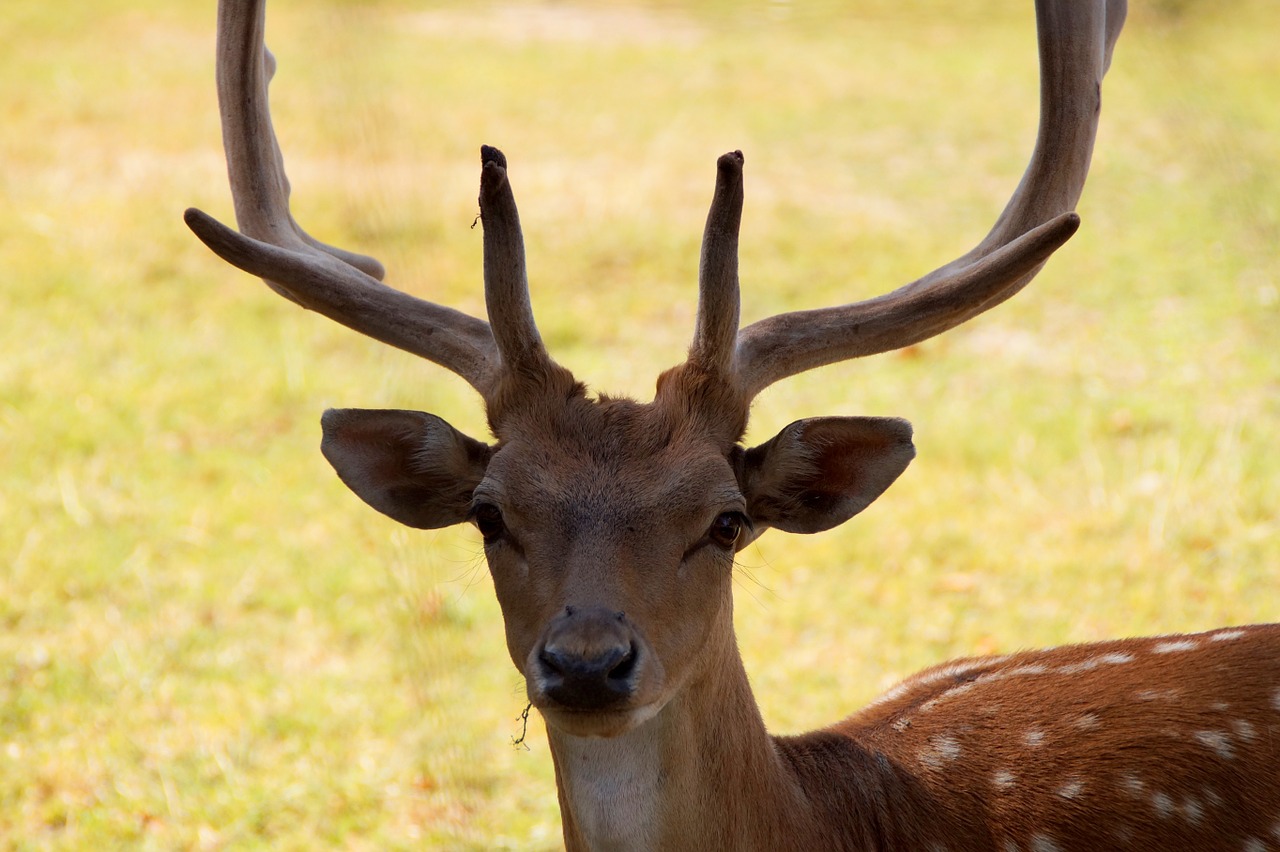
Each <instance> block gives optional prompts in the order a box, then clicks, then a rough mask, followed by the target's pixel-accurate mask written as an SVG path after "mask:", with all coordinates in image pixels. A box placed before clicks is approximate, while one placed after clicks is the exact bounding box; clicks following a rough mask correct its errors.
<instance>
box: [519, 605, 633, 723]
mask: <svg viewBox="0 0 1280 852" xmlns="http://www.w3.org/2000/svg"><path fill="white" fill-rule="evenodd" d="M635 638H636V637H635V632H634V630H633V629H632V627H631V625H630V624H629V623H628V621H627V618H626V616H625V615H623V614H622V613H620V612H617V611H614V610H609V609H605V608H603V607H591V608H581V607H566V609H565V614H564V615H562V616H560V617H559V618H557V619H556V620H555V621H553V622H552V623H551V625H550V627H549V628H548V630H547V633H546V636H545V638H544V640H543V641H542V643H541V646H540V647H539V648H538V649H537V650H536V651H535V652H534V654H533V655H532V656H533V657H534V659H535V660H536V664H535V666H534V673H535V674H536V677H537V686H538V687H539V690H540V691H541V692H542V694H543V695H545V696H546V697H548V698H550V699H551V700H553V701H555V702H556V703H558V704H560V705H563V706H564V707H566V708H568V709H571V710H606V709H608V708H610V707H612V706H616V705H618V704H621V703H623V702H625V701H626V700H627V698H628V697H630V695H631V693H632V691H633V689H634V685H635V678H636V670H637V663H638V661H639V656H640V652H639V647H640V646H639V644H638V643H637V642H636V641H635Z"/></svg>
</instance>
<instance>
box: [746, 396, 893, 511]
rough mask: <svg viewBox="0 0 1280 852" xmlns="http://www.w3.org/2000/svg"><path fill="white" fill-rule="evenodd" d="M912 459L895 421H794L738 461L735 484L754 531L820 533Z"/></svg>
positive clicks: (867, 500) (862, 503)
mask: <svg viewBox="0 0 1280 852" xmlns="http://www.w3.org/2000/svg"><path fill="white" fill-rule="evenodd" d="M915 454H916V448H915V446H914V445H913V444H912V443H911V424H910V423H908V422H907V421H905V420H900V419H898V418H895V417H816V418H812V419H809V420H797V421H796V422H795V423H792V424H791V425H790V426H787V427H786V428H785V429H783V430H782V431H781V432H779V433H778V434H777V435H776V436H775V437H774V438H773V439H772V440H770V441H768V442H766V443H764V444H761V445H760V446H758V447H753V448H752V449H750V450H747V451H746V452H745V453H744V454H743V455H742V456H741V458H740V462H739V465H738V482H739V485H740V487H741V488H742V492H743V495H744V496H745V497H746V498H747V514H749V515H750V516H751V520H752V522H753V523H754V524H755V525H756V528H757V529H758V530H762V529H763V528H764V527H777V528H778V529H782V530H786V531H787V532H795V533H814V532H821V531H823V530H827V529H831V528H832V527H834V526H837V525H839V524H842V523H844V522H845V521H847V520H849V519H850V518H852V517H853V516H854V515H856V514H858V513H859V512H861V511H862V510H863V509H865V508H867V506H869V505H871V502H872V501H873V500H875V499H876V498H877V497H879V496H880V495H881V494H882V493H883V492H884V490H885V489H886V488H888V487H889V486H890V485H892V484H893V481H894V480H895V479H897V478H898V476H899V475H900V474H901V473H902V472H903V471H904V470H906V469H907V465H908V464H910V463H911V459H913V458H914V457H915Z"/></svg>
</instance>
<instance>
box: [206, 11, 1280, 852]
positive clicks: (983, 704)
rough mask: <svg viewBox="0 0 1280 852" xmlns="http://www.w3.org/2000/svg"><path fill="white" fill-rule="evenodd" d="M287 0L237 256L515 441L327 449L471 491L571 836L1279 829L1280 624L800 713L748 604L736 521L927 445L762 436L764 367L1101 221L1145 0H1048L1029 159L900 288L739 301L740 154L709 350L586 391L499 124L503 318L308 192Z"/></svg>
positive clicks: (713, 227) (353, 471)
mask: <svg viewBox="0 0 1280 852" xmlns="http://www.w3.org/2000/svg"><path fill="white" fill-rule="evenodd" d="M264 6H265V3H264V0H221V2H220V5H219V11H218V25H217V26H218V37H217V87H218V94H219V101H220V108H221V113H222V134H223V143H224V148H225V152H226V159H227V165H228V173H229V178H230V184H231V190H232V195H233V201H234V208H235V215H236V220H237V223H238V229H233V228H230V227H228V226H226V225H223V224H221V223H220V222H218V221H217V220H216V219H214V218H212V217H211V216H209V215H208V214H206V213H203V212H201V211H199V210H196V209H189V210H187V212H186V214H185V220H186V223H187V224H188V226H189V227H190V228H191V230H192V231H194V232H195V234H196V235H197V236H198V237H199V239H200V240H202V241H203V242H204V243H205V245H207V246H208V247H209V248H210V249H212V251H213V252H215V253H216V254H217V255H219V256H220V257H221V258H222V259H223V260H225V261H227V262H229V263H230V264H232V265H234V266H235V267H238V268H239V269H241V270H243V271H244V272H247V273H250V274H251V275H254V276H258V277H260V278H262V279H263V280H264V281H265V282H266V284H267V286H269V287H270V288H271V289H272V290H274V291H275V292H277V293H279V294H280V295H281V296H284V297H285V298H286V299H289V300H290V301H292V302H295V303H297V304H298V305H300V306H302V307H303V308H306V309H308V310H312V311H316V312H319V313H321V314H323V315H324V316H326V317H329V318H330V319H333V320H336V321H337V322H339V323H341V324H343V325H345V326H347V327H349V328H351V329H353V330H355V331H357V332H359V333H361V334H363V335H367V336H369V337H371V338H374V339H376V340H378V341H381V342H383V343H386V344H389V345H391V346H395V347H398V348H400V349H403V350H405V351H408V352H410V353H413V354H416V355H418V356H421V357H423V358H425V359H426V360H428V361H431V362H433V363H435V364H438V365H440V366H442V367H444V368H446V369H448V370H450V371H452V372H454V373H456V374H457V375H459V376H461V377H462V378H463V379H465V380H466V381H467V382H468V383H469V384H470V385H471V386H472V387H473V388H474V389H475V390H476V391H477V392H478V393H479V394H480V396H481V398H482V400H483V404H484V411H485V414H486V417H487V421H488V425H489V428H490V431H491V432H492V441H482V440H478V439H475V438H472V437H469V436H467V435H465V434H463V433H461V432H459V431H458V430H456V429H454V428H453V427H452V426H451V425H450V424H449V423H447V422H446V421H445V420H443V419H442V418H440V417H437V416H435V415H433V414H428V413H425V412H420V411H406V410H365V409H340V410H329V411H326V412H325V413H324V415H323V417H322V420H321V425H322V432H323V439H322V443H321V451H322V453H323V454H324V456H325V458H326V459H327V460H328V461H329V463H330V464H331V465H332V466H333V468H334V470H335V471H336V472H337V474H338V476H339V477H340V478H341V480H342V482H344V483H345V484H346V485H347V486H348V487H349V488H350V489H351V491H353V492H354V493H355V494H356V495H357V496H358V497H359V498H361V499H362V500H363V501H364V502H366V503H368V504H369V505H370V506H372V507H373V508H374V509H376V510H377V511H379V512H381V513H383V514H385V515H387V516H389V517H390V518H392V519H394V520H396V521H399V522H400V523H402V524H405V525H407V526H409V527H414V528H419V529H437V528H441V527H445V526H449V525H454V524H463V523H471V524H474V526H475V527H476V528H477V530H478V531H479V535H480V537H481V538H482V540H483V549H484V554H485V557H486V560H487V563H488V566H489V570H490V572H491V574H492V578H493V584H494V588H495V592H496V595H497V598H498V602H499V604H500V608H501V612H502V618H503V621H504V626H505V633H506V645H507V649H508V651H509V653H510V656H511V660H512V662H513V663H514V665H515V668H516V669H517V670H518V671H519V673H520V674H521V676H522V677H523V678H524V682H525V686H526V690H527V694H528V700H529V702H530V703H531V704H532V706H533V707H535V708H537V710H538V712H539V713H540V714H541V716H542V718H543V720H544V722H545V725H546V730H547V741H548V744H549V750H550V754H551V758H552V761H553V764H554V769H555V777H556V785H557V791H558V798H559V804H560V810H561V815H562V823H563V836H564V844H565V847H566V848H567V849H569V850H648V849H662V850H681V849H688V850H703V849H706V850H711V849H725V850H788V849H794V850H912V852H927V851H928V850H948V852H978V850H1000V852H1072V850H1106V849H1116V850H1121V849H1134V850H1181V849H1186V850H1223V851H1224V852H1225V851H1226V850H1232V852H1263V850H1277V849H1280V625H1277V624H1271V625H1253V626H1240V627H1234V626H1233V627H1224V628H1220V629H1217V630H1212V631H1209V632H1205V633H1199V634H1193V635H1176V634H1175V635H1166V636H1156V637H1148V638H1138V639H1117V640H1111V641H1101V642H1097V643H1094V644H1083V645H1073V646H1065V647H1059V648H1051V649H1046V650H1030V651H1019V652H1014V653H1009V654H1005V655H1000V656H985V657H974V658H967V659H960V660H955V661H952V662H947V663H944V664H942V665H938V666H935V667H933V668H929V669H927V670H925V671H923V672H920V673H918V674H916V675H914V676H912V677H909V678H907V679H906V680H905V681H902V682H901V683H900V684H899V685H897V686H895V687H893V688H891V689H890V690H889V691H888V692H886V693H885V694H883V695H881V696H880V697H879V698H877V699H875V700H874V701H873V702H872V703H871V704H870V705H868V706H866V707H864V708H863V709H861V710H858V711H857V712H854V713H853V714H852V715H850V716H849V717H847V718H845V719H844V720H842V721H838V722H836V723H834V724H832V725H830V726H828V727H825V728H822V729H820V730H816V731H812V732H810V733H806V734H801V735H796V736H773V735H771V734H770V733H769V732H768V731H767V730H766V727H765V724H764V722H763V720H762V717H761V713H760V710H759V708H758V705H757V703H756V700H755V698H754V696H753V693H752V690H751V686H750V685H749V683H748V678H747V673H746V670H745V668H744V664H743V660H742V657H741V655H740V653H739V650H738V647H737V643H736V640H735V635H734V626H733V618H732V615H733V594H732V591H733V590H732V578H733V576H734V570H735V554H736V553H737V552H738V551H740V550H742V549H743V548H744V547H746V546H747V545H748V544H749V543H751V542H752V541H754V540H755V539H757V538H758V537H759V536H761V535H762V534H763V533H764V532H765V531H766V530H768V529H770V528H777V529H779V530H782V531H785V532H790V533H818V532H821V531H824V530H828V529H831V528H833V527H835V526H837V525H839V524H842V523H844V522H845V521H847V520H849V519H850V518H851V517H853V516H854V515H856V514H858V513H859V512H860V511H862V510H863V509H864V508H866V507H867V506H868V505H869V504H870V503H871V502H872V501H874V500H875V499H876V498H877V497H879V496H880V494H881V493H883V492H884V491H885V490H886V489H887V488H888V487H889V485H890V484H892V483H893V482H894V480H896V479H897V478H898V476H899V475H900V474H902V472H903V471H904V470H905V468H906V467H907V465H908V464H909V463H910V462H911V460H912V458H913V457H914V455H915V449H914V445H913V443H912V428H911V426H910V425H909V424H908V423H907V422H906V421H905V420H901V419H897V418H888V417H843V416H841V417H834V416H833V417H815V418H807V419H801V420H797V421H796V422H794V423H792V424H790V425H789V426H787V427H785V428H784V429H783V430H782V431H781V432H779V433H778V434H777V435H776V436H775V437H773V438H772V439H770V440H769V441H767V442H765V443H763V444H760V445H758V446H754V447H750V448H748V447H744V446H743V445H742V444H741V443H740V442H741V440H742V438H743V436H744V432H745V429H746V424H747V419H748V414H749V408H750V405H751V402H752V400H753V399H754V398H755V397H756V396H757V395H758V394H759V393H760V392H761V391H762V390H763V389H764V388H766V387H768V386H770V385H771V384H773V383H775V382H778V381H780V380H782V379H785V378H787V377H790V376H793V375H796V374H798V373H801V372H804V371H807V370H811V369H814V368H817V367H820V366H824V365H830V364H835V363H837V362H842V361H846V360H850V359H853V358H860V357H864V356H870V355H875V354H878V353H883V352H889V351H892V350H896V349H901V348H903V347H906V346H911V345H913V344H915V343H918V342H920V341H922V340H925V339H927V338H930V337H933V336H934V335H938V334H941V333H942V332H945V331H947V330H948V329H951V328H953V327H955V326H957V325H959V324H961V323H964V322H966V321H967V320H969V319H972V318H974V317H976V316H978V315H979V314H981V313H984V312H986V311H988V310H990V309H992V308H994V307H995V306H997V305H998V304H1000V303H1002V302H1003V301H1005V300H1006V299H1009V298H1011V297H1012V296H1013V295H1015V294H1016V293H1018V292H1019V291H1020V290H1022V289H1023V288H1024V287H1026V285H1027V284H1028V283H1029V282H1030V281H1031V280H1032V278H1033V277H1034V276H1035V275H1036V274H1037V273H1038V271H1039V270H1040V269H1041V268H1042V266H1043V265H1044V264H1045V263H1046V261H1047V260H1048V258H1049V257H1050V255H1052V254H1053V253H1054V252H1055V251H1056V250H1057V249H1058V248H1059V247H1060V246H1062V245H1063V244H1064V243H1065V242H1066V241H1067V240H1068V239H1069V238H1070V237H1071V236H1072V235H1073V234H1074V233H1075V232H1076V230H1077V228H1078V226H1079V222H1080V220H1079V217H1078V216H1077V214H1076V213H1075V212H1074V211H1075V206H1076V204H1077V202H1078V200H1079V198H1080V196H1081V193H1082V191H1083V186H1084V182H1085V178H1086V175H1087V173H1088V170H1089V165H1090V159H1091V157H1092V152H1093V147H1094V141H1095V138H1096V134H1097V128H1098V121H1099V114H1100V103H1101V100H1100V99H1101V94H1100V93H1101V83H1102V79H1103V76H1104V74H1105V73H1106V71H1107V70H1108V68H1109V66H1110V63H1111V58H1112V54H1113V50H1114V47H1115V44H1116V41H1117V39H1118V37H1119V34H1120V30H1121V27H1122V24H1123V22H1124V18H1125V14H1126V5H1125V2H1124V0H1036V3H1035V8H1036V21H1037V32H1038V45H1039V55H1040V69H1041V71H1040V73H1041V90H1040V122H1039V126H1038V130H1037V136H1036V140H1035V145H1034V149H1033V151H1032V154H1031V159H1030V162H1029V165H1028V167H1027V170H1026V172H1025V174H1024V176H1023V178H1022V180H1021V182H1020V183H1019V185H1018V186H1017V188H1016V189H1015V191H1014V192H1013V194H1012V196H1011V198H1010V200H1009V202H1008V204H1007V206H1006V207H1005V208H1004V210H1003V212H1002V213H1001V214H1000V216H999V217H998V218H997V220H996V222H995V224H994V226H993V227H992V228H991V230H990V232H989V233H988V234H987V236H986V237H985V238H983V239H982V240H981V241H980V242H979V243H978V244H977V245H976V246H975V247H974V248H973V249H972V250H971V251H969V252H968V253H967V254H965V255H963V256H961V257H959V258H957V259H955V260H953V261H951V262H949V263H947V264H945V265H943V266H941V267H939V268H938V269H935V270H934V271H933V272H930V273H929V274H927V275H925V276H924V277H922V278H920V279H918V280H916V281H914V282H911V283H908V284H906V285H904V286H901V287H899V288H898V289H896V290H892V291H891V292H889V293H887V294H885V295H881V296H877V297H874V298H871V299H867V300H864V301H859V302H855V303H851V304H846V305H842V306H835V307H825V308H819V309H814V310H806V311H797V312H793V313H783V314H779V315H776V316H772V317H769V318H766V319H762V320H760V321H758V322H754V323H752V324H750V325H748V326H746V327H740V324H739V305H740V296H739V275H738V236H739V229H740V223H741V217H742V210H743V199H744V192H743V169H744V157H743V155H742V154H741V153H740V152H737V151H734V152H731V153H728V154H725V155H723V156H721V157H720V158H719V159H718V161H717V164H716V179H715V188H714V193H713V196H712V200H711V205H710V210H709V213H708V215H707V219H706V226H705V230H704V233H703V241H702V248H701V256H700V263H699V272H698V279H699V281H698V307H697V314H696V320H695V328H694V332H693V339H692V342H691V344H690V346H689V349H688V355H687V359H686V360H685V361H684V362H683V363H681V364H679V365H677V366H675V367H673V368H671V369H668V370H666V371H665V372H663V373H662V374H661V375H660V376H659V378H658V380H657V384H656V390H655V393H654V398H653V399H652V401H649V402H639V401H635V400H631V399H627V398H621V397H610V396H606V395H598V396H593V395H592V394H590V393H588V391H587V389H586V386H585V385H583V384H582V383H580V382H579V381H578V380H577V379H575V378H574V376H573V374H572V373H570V371H569V370H568V369H566V368H565V367H563V366H561V365H560V364H558V363H556V362H555V361H554V360H553V359H552V357H551V356H550V354H549V353H548V351H547V349H546V347H545V346H544V344H543V342H542V339H541V337H540V336H539V333H538V329H537V326H536V325H535V322H534V316H533V310H532V307H531V302H530V297H529V287H528V281H527V275H526V268H525V253H524V245H523V237H522V232H521V228H520V220H519V216H518V213H517V210H516V204H515V199H514V195H513V190H512V182H511V177H510V172H509V169H508V164H507V159H506V157H505V155H504V154H503V153H502V152H501V151H499V150H498V149H496V148H493V147H489V146H484V147H482V148H481V172H480V191H479V207H480V222H481V224H482V226H483V281H484V295H485V305H486V309H487V320H485V319H479V318H476V317H472V316H469V315H467V314H464V313H461V312H459V311H456V310H453V309H451V308H449V307H446V306H443V305H439V304H436V303H433V302H430V301H425V300H422V299H419V298H416V297H414V296H411V295H409V294H407V293H405V292H402V291H400V290H397V289H394V288H392V287H390V286H388V285H386V284H383V283H382V279H383V277H384V271H383V268H382V266H381V264H380V263H379V262H378V261H376V260H374V259H373V258H371V257H367V256H364V255H360V254H355V253H351V252H348V251H346V250H343V249H339V248H335V247H332V246H329V245H326V244H324V243H321V242H319V241H317V240H315V239H313V238H312V237H311V236H309V235H308V234H307V233H306V232H305V231H304V230H303V229H302V228H301V227H300V226H299V225H298V224H297V223H296V222H295V221H294V219H293V217H292V215H291V213H290V207H289V196H290V185H289V183H288V180H287V178H286V177H285V173H284V167H283V158H282V155H281V152H280V148H279V144H278V142H277V139H276V136H275V133H274V130H273V128H272V122H271V114H270V109H269V105H268V96H267V85H268V82H269V80H270V79H271V77H272V76H273V74H274V71H275V59H274V57H273V56H272V54H271V53H270V52H269V51H268V50H267V49H266V47H265V45H264V40H263V39H264V27H265V10H264Z"/></svg>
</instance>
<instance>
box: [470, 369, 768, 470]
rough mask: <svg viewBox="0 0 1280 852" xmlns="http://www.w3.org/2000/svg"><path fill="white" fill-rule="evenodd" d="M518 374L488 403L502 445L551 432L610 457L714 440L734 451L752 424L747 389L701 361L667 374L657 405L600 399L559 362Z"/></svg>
mask: <svg viewBox="0 0 1280 852" xmlns="http://www.w3.org/2000/svg"><path fill="white" fill-rule="evenodd" d="M514 379H515V380H514V381H510V382H508V383H506V386H505V387H502V388H500V389H499V392H498V393H495V394H494V395H493V397H492V398H491V399H490V400H489V404H488V412H487V413H488V419H489V427H490V429H491V430H492V431H493V434H494V436H495V437H496V438H497V439H498V442H499V444H500V445H501V444H504V443H508V442H511V441H519V440H538V439H540V438H542V437H546V438H551V439H553V440H558V441H563V442H566V443H567V444H569V445H572V446H573V447H574V448H575V449H576V450H578V451H579V452H584V453H588V454H590V455H591V456H592V457H593V458H594V459H595V460H597V461H602V462H603V461H607V460H608V459H609V458H626V457H629V456H633V455H636V454H639V455H653V454H655V453H658V452H660V451H662V450H664V449H667V448H671V447H673V446H676V445H680V444H687V445H697V444H705V443H707V442H710V443H711V444H713V445H715V446H716V447H717V448H718V449H719V450H720V452H721V453H724V454H728V453H729V452H730V450H731V449H732V448H733V447H734V446H735V445H736V444H737V442H738V441H739V439H741V437H742V435H743V433H744V432H745V431H746V427H747V412H748V408H749V403H748V401H747V400H746V399H745V397H744V396H743V394H742V393H741V391H740V390H739V389H738V388H737V387H736V386H735V385H734V384H733V383H731V382H729V381H727V380H726V379H725V378H724V377H722V376H719V375H717V374H714V373H711V372H708V371H706V370H703V369H701V368H699V367H698V366H697V365H695V364H693V363H685V364H682V365H680V366H678V367H673V368H672V369H670V370H667V371H666V372H665V373H663V374H662V375H661V376H660V377H659V378H658V388H657V394H656V396H655V398H654V401H653V402H652V403H639V402H636V401H634V400H631V399H626V398H623V397H610V396H605V395H601V396H599V397H595V398H593V397H591V396H589V395H588V393H587V389H586V386H585V385H583V384H582V383H581V382H578V381H577V380H576V379H574V378H573V376H572V374H570V373H569V371H568V370H565V369H564V368H563V367H560V366H559V365H555V364H553V365H551V368H550V369H548V370H546V371H545V372H540V373H539V374H538V375H536V376H535V375H523V376H517V377H514Z"/></svg>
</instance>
